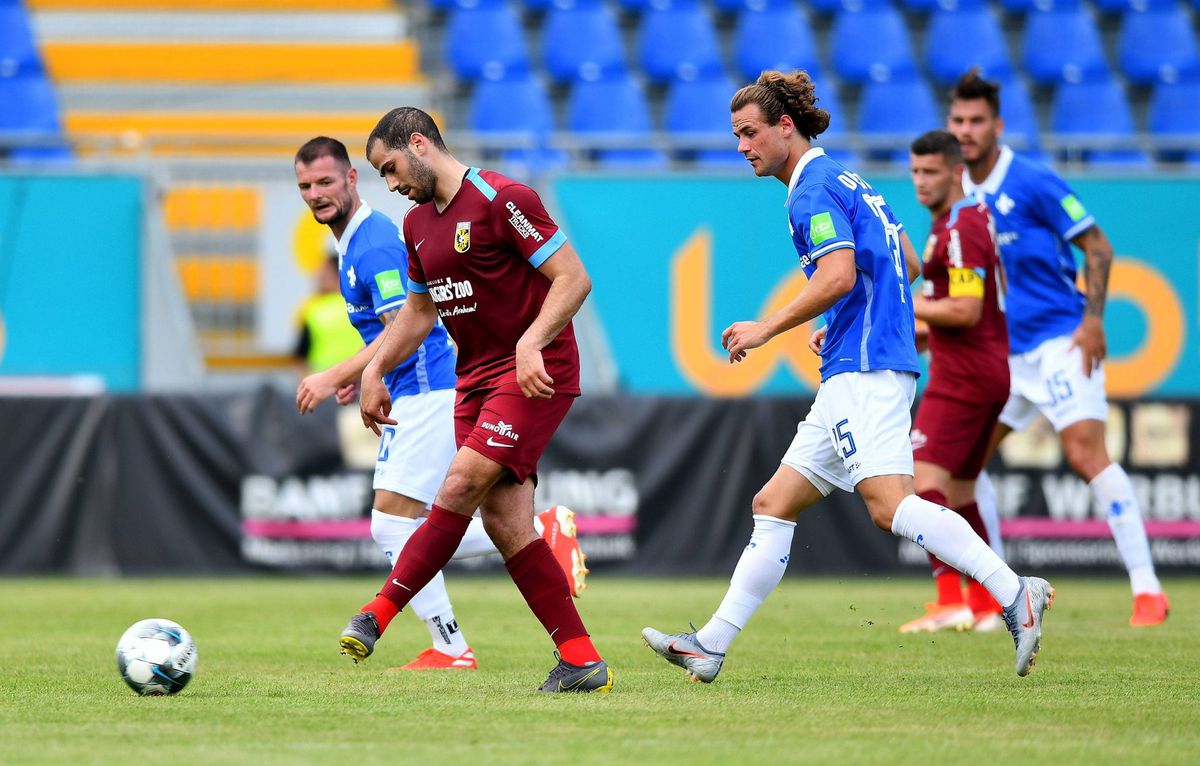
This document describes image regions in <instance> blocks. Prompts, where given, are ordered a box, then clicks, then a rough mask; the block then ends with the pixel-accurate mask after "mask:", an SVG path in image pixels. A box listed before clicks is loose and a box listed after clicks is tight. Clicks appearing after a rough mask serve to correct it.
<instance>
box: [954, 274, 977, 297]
mask: <svg viewBox="0 0 1200 766" xmlns="http://www.w3.org/2000/svg"><path fill="white" fill-rule="evenodd" d="M949 272H950V297H951V298H982V297H983V275H981V274H980V273H979V272H978V271H975V270H974V269H956V268H953V267H951V268H950V269H949Z"/></svg>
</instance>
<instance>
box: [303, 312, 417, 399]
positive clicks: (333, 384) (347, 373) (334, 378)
mask: <svg viewBox="0 0 1200 766" xmlns="http://www.w3.org/2000/svg"><path fill="white" fill-rule="evenodd" d="M397 313H399V310H398V309H397V310H395V311H388V312H385V313H384V314H382V315H380V317H379V319H380V320H381V321H382V322H383V323H384V324H385V325H386V324H389V323H390V322H391V321H392V319H394V318H395V317H396V314H397ZM383 336H384V333H380V334H379V335H377V336H376V337H375V340H373V341H371V343H370V344H369V345H366V346H363V347H362V348H360V349H359V350H358V352H357V353H356V354H354V355H353V356H350V357H347V358H346V359H343V360H342V361H340V362H338V363H337V364H335V365H334V366H332V367H330V368H329V369H328V370H322V371H321V372H316V373H313V374H312V375H309V376H308V377H306V378H305V379H304V380H302V381H300V386H299V387H298V388H297V389H296V409H298V410H299V411H300V414H301V415H307V414H308V413H310V412H312V411H313V410H315V409H316V408H317V405H318V404H320V403H321V402H323V401H325V400H326V399H328V398H329V397H331V396H333V395H335V394H338V392H339V390H340V389H344V388H347V387H349V386H354V387H355V390H354V391H353V392H349V393H347V397H349V396H350V395H351V394H352V393H357V383H358V379H359V378H360V377H361V376H362V372H363V370H364V369H366V367H367V364H368V363H369V362H370V361H371V357H373V356H375V352H376V351H378V350H379V347H380V346H381V345H382V344H383ZM342 398H343V397H342V396H340V395H339V396H338V404H344V403H346V402H343V401H342Z"/></svg>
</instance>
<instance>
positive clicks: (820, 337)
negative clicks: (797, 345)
mask: <svg viewBox="0 0 1200 766" xmlns="http://www.w3.org/2000/svg"><path fill="white" fill-rule="evenodd" d="M827 332H829V328H828V327H818V328H817V329H816V330H814V331H813V334H812V335H810V336H809V338H808V349H809V350H810V351H812V352H813V353H814V354H816V355H817V356H820V355H821V349H822V348H824V347H825V333H827Z"/></svg>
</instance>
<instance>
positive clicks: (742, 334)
mask: <svg viewBox="0 0 1200 766" xmlns="http://www.w3.org/2000/svg"><path fill="white" fill-rule="evenodd" d="M770 339H771V333H770V331H769V330H768V329H767V326H766V324H764V323H763V322H734V323H733V324H731V325H729V326H728V327H726V328H725V332H723V333H721V345H722V346H724V347H725V350H726V351H728V352H729V362H730V364H732V363H734V362H740V361H742V360H743V359H745V358H746V352H747V351H749V350H750V349H752V348H758V347H759V346H761V345H763V344H764V343H766V342H767V341H769V340H770Z"/></svg>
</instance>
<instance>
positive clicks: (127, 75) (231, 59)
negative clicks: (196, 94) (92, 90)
mask: <svg viewBox="0 0 1200 766" xmlns="http://www.w3.org/2000/svg"><path fill="white" fill-rule="evenodd" d="M41 47H42V56H43V58H44V61H45V64H46V69H47V70H48V71H49V73H50V76H51V77H52V78H53V79H54V80H55V82H58V83H70V82H108V83H119V82H124V83H195V84H205V83H207V84H252V83H268V82H269V83H294V84H318V83H341V82H344V83H355V84H361V83H376V84H382V83H392V84H397V85H403V84H413V83H417V82H420V80H421V73H420V70H419V67H418V61H417V54H418V52H417V45H416V43H415V42H414V41H412V40H409V39H405V40H399V41H396V42H382V43H381V42H357V43H327V42H282V41H271V42H257V41H256V42H249V41H246V42H237V41H233V42H217V41H179V42H149V41H147V42H139V41H95V40H93V41H74V40H45V41H44V42H43V43H42V46H41Z"/></svg>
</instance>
